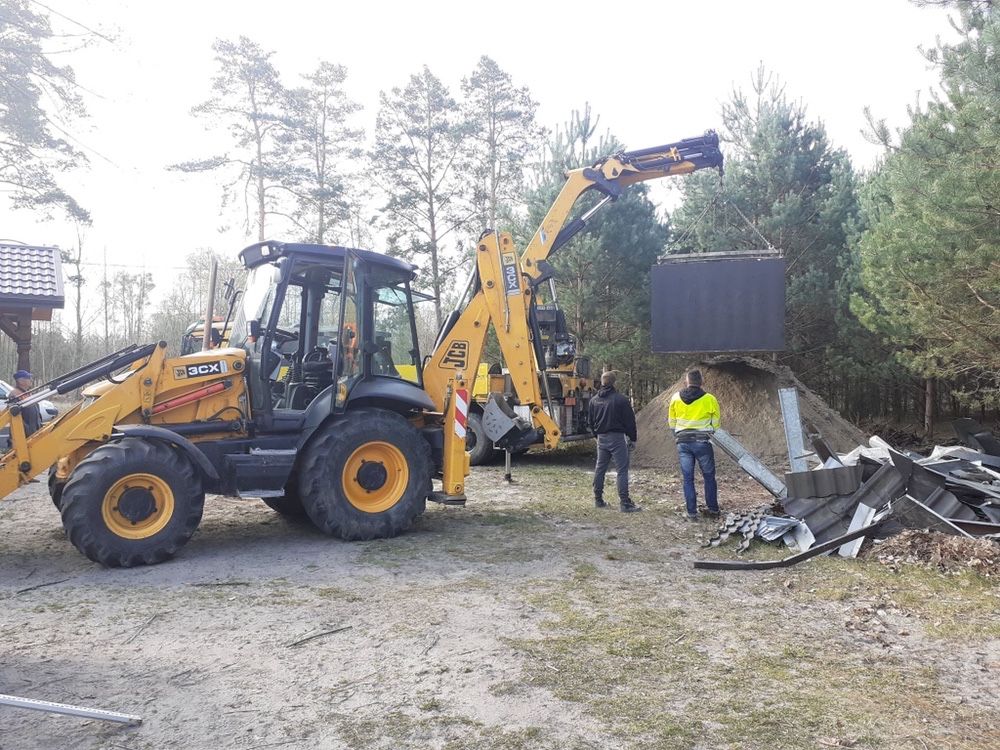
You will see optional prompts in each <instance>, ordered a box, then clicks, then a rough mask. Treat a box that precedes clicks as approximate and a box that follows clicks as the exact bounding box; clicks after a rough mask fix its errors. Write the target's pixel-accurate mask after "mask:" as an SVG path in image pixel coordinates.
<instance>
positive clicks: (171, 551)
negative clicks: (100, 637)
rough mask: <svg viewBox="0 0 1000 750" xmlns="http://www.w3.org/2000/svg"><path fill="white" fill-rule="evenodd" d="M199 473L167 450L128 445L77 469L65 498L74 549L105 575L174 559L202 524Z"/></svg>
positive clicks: (103, 450)
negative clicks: (104, 570)
mask: <svg viewBox="0 0 1000 750" xmlns="http://www.w3.org/2000/svg"><path fill="white" fill-rule="evenodd" d="M204 504H205V492H204V490H203V489H202V485H201V479H200V478H199V475H198V470H197V468H196V467H195V466H194V465H193V464H192V463H191V461H190V460H188V458H187V457H186V456H183V455H182V454H180V453H178V452H177V451H175V450H174V449H173V448H171V447H170V446H169V445H167V444H166V443H163V442H160V441H157V440H144V439H141V438H125V439H124V440H122V441H121V442H118V443H110V444H108V445H102V446H101V447H100V448H98V449H97V450H95V451H94V452H93V453H91V454H90V455H89V456H87V458H85V459H84V460H83V461H81V462H80V463H79V464H78V465H77V466H76V468H75V469H74V470H73V473H72V474H70V476H69V479H68V480H67V482H66V484H65V485H64V487H63V490H62V497H61V505H62V519H63V527H64V528H65V529H66V534H67V535H68V536H69V540H70V541H71V542H72V543H73V545H74V546H75V547H76V548H77V549H78V550H80V551H81V552H82V553H83V554H84V555H86V556H87V557H89V558H90V559H91V560H93V561H94V562H98V563H100V564H101V565H106V566H108V567H109V568H119V567H121V568H131V567H133V566H135V565H154V564H156V563H159V562H163V561H164V560H167V559H169V558H171V557H173V556H174V555H175V554H176V553H177V551H178V550H179V549H180V548H181V547H183V546H184V545H185V544H186V543H187V541H188V540H189V539H190V538H191V536H192V535H193V534H194V532H195V530H196V529H197V528H198V524H199V523H200V522H201V514H202V509H203V508H204Z"/></svg>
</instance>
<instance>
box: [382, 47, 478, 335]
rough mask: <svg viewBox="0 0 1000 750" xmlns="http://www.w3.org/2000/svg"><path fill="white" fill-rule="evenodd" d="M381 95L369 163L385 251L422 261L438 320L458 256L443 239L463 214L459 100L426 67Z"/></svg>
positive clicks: (456, 266)
mask: <svg viewBox="0 0 1000 750" xmlns="http://www.w3.org/2000/svg"><path fill="white" fill-rule="evenodd" d="M380 102H381V106H380V109H379V112H378V117H377V119H376V123H375V148H374V150H373V152H372V154H371V163H372V167H373V169H374V172H375V175H376V176H377V178H378V182H379V187H380V189H381V190H382V192H383V194H384V196H385V199H386V202H385V204H384V209H383V216H384V221H385V224H386V228H387V229H388V231H389V251H390V252H391V253H392V254H394V255H398V256H401V257H404V258H407V259H409V260H411V261H412V262H414V263H416V264H417V265H421V266H424V273H423V274H422V278H424V279H427V280H428V284H429V287H430V290H431V292H432V294H433V295H434V298H435V300H434V312H435V318H436V320H437V325H438V327H440V326H441V324H442V322H443V320H444V316H443V313H442V302H441V297H442V294H443V293H444V292H446V291H447V290H448V283H449V280H450V279H451V278H452V277H453V274H454V271H455V270H456V269H457V268H458V266H459V265H460V264H461V262H462V260H461V257H462V256H460V254H459V253H456V252H454V251H452V252H449V248H448V247H447V245H446V244H445V239H446V238H447V237H448V236H449V235H451V234H452V233H453V232H455V231H456V230H457V229H458V228H459V227H461V226H462V224H463V223H464V221H465V220H466V219H467V218H468V213H467V212H463V211H462V210H461V207H460V199H461V192H462V182H461V180H460V176H459V174H458V170H457V160H458V158H459V156H460V149H461V142H462V137H463V135H464V133H465V128H464V126H463V124H462V121H461V115H460V112H459V107H458V104H457V103H456V102H455V100H454V99H453V98H452V96H451V94H450V93H449V92H448V89H447V87H446V86H445V85H444V84H443V83H441V81H440V80H439V79H438V78H437V77H436V76H435V75H434V74H433V73H431V71H430V69H429V68H428V67H427V66H424V68H423V70H422V71H421V72H420V73H419V74H416V75H412V76H410V80H409V82H408V83H407V85H406V86H405V87H404V88H399V87H397V88H394V89H392V90H391V91H390V92H389V93H386V92H382V94H381V96H380ZM427 266H429V268H428V267H427ZM428 271H429V273H428Z"/></svg>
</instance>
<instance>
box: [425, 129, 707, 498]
mask: <svg viewBox="0 0 1000 750" xmlns="http://www.w3.org/2000/svg"><path fill="white" fill-rule="evenodd" d="M710 167H717V168H719V169H720V170H721V169H722V152H721V151H720V150H719V137H718V135H716V134H715V133H714V132H712V131H709V132H707V133H706V134H705V135H704V136H701V137H698V138H688V139H686V140H683V141H678V142H676V143H669V144H666V145H664V146H658V147H655V148H647V149H641V150H639V151H625V152H620V153H617V154H614V155H611V156H607V157H604V158H602V159H600V160H599V161H598V162H597V163H595V164H594V165H593V166H592V167H584V168H581V169H575V170H572V171H570V172H568V173H567V174H566V183H565V184H564V185H563V188H562V190H561V191H560V193H559V196H558V197H557V198H556V200H555V202H554V203H553V204H552V206H551V207H550V208H549V210H548V212H547V213H546V215H545V218H544V219H543V220H542V224H541V226H540V227H539V228H538V230H537V231H536V232H535V234H534V235H533V236H532V239H531V241H530V242H529V243H528V246H527V248H525V250H524V252H523V254H520V255H519V254H518V252H517V249H516V247H515V246H514V242H513V239H512V238H511V236H510V234H508V233H505V232H504V233H499V232H496V231H493V230H487V231H486V232H484V233H483V235H482V236H481V237H480V239H479V242H478V243H477V244H476V253H475V264H476V265H475V269H474V270H473V271H472V273H471V274H470V278H469V283H468V285H467V287H466V289H465V291H464V292H463V294H462V296H461V298H460V299H459V302H458V305H457V306H456V308H455V310H454V311H453V312H452V313H451V314H450V315H449V316H448V319H447V320H446V321H445V323H444V325H443V326H442V329H441V332H440V333H439V334H438V339H437V342H436V343H435V346H434V350H433V352H432V353H431V354H430V356H429V357H428V360H427V362H426V364H425V366H424V390H425V391H426V392H427V394H428V395H429V396H430V397H431V399H433V400H434V403H435V406H436V409H437V410H438V411H440V412H442V413H443V414H445V416H446V419H445V422H446V424H448V423H451V422H454V423H455V425H456V429H454V430H451V429H447V428H446V429H445V431H444V456H445V461H444V482H443V487H444V492H445V493H446V494H448V495H452V496H461V495H462V494H463V492H464V482H465V474H466V473H467V469H468V457H467V454H466V453H465V429H464V424H465V417H466V415H467V409H468V392H467V390H466V389H465V388H464V384H465V383H468V382H472V381H473V380H475V376H476V372H477V370H478V367H479V362H480V359H481V358H482V352H483V347H484V346H485V343H486V336H487V333H488V331H489V329H490V325H491V324H492V326H493V329H494V330H495V331H496V335H497V339H498V341H499V343H500V350H501V352H502V354H503V359H504V362H505V363H506V365H507V369H508V371H509V373H510V377H511V382H512V384H513V386H514V390H515V391H516V393H517V397H518V401H519V402H520V404H521V405H522V406H526V407H527V408H528V410H529V413H530V417H531V423H530V425H529V424H525V421H524V420H523V419H520V418H518V417H515V415H513V414H509V413H507V414H499V412H498V411H496V410H502V409H503V405H502V404H501V403H500V402H499V401H498V400H496V401H494V404H493V405H492V406H489V405H488V407H487V414H486V422H487V432H490V425H489V421H490V419H491V416H490V409H491V408H492V409H494V415H495V416H496V423H497V424H503V425H504V428H505V427H506V425H510V430H509V432H507V433H506V434H505V435H504V437H503V438H502V440H504V441H507V442H508V445H509V447H512V448H514V449H516V448H518V447H521V446H523V445H524V444H525V443H530V442H544V444H545V445H546V447H549V448H554V447H555V446H556V445H558V443H559V439H560V430H559V426H558V425H557V424H556V423H555V421H554V420H553V419H552V417H551V416H550V415H549V414H548V413H547V412H546V410H545V409H544V408H543V400H542V395H541V392H540V389H539V377H538V372H539V370H540V369H541V366H543V365H544V358H543V357H542V353H541V351H540V341H539V332H538V327H537V324H536V323H534V316H533V315H532V310H533V306H534V297H535V290H536V289H537V287H538V286H539V285H540V284H541V283H543V282H544V281H545V280H547V279H549V278H551V277H552V269H551V267H550V266H549V265H548V264H547V263H546V262H545V261H546V259H547V258H548V257H549V256H550V255H552V253H554V252H556V251H557V250H558V249H559V248H560V247H562V246H563V245H565V244H566V243H567V242H569V240H570V239H572V238H573V237H574V236H575V235H576V234H577V233H579V232H580V231H581V230H582V229H583V228H584V227H586V226H587V222H588V221H589V220H590V218H591V217H592V216H593V215H594V214H595V213H596V212H597V211H598V210H599V209H600V208H601V207H602V206H604V205H606V204H607V203H608V202H612V201H615V200H617V199H618V198H619V197H620V196H621V195H622V193H623V192H624V191H625V189H626V188H627V187H628V186H629V185H633V184H635V183H637V182H644V181H646V180H654V179H658V178H660V177H669V176H672V175H681V174H690V173H691V172H695V171H697V170H700V169H706V168H710ZM590 190H596V191H598V192H599V193H601V194H602V195H603V196H604V198H603V199H602V200H601V201H600V202H599V203H598V204H597V205H595V206H594V207H593V208H591V209H589V210H588V211H586V212H585V213H584V214H582V215H581V216H579V217H577V218H574V219H573V220H572V221H570V222H569V223H568V224H567V219H569V216H570V214H571V212H572V210H573V207H574V205H575V204H576V203H577V201H578V200H579V199H580V197H581V196H582V195H583V194H584V193H586V192H588V191H590ZM463 409H464V410H465V411H463ZM504 420H506V422H505V421H504Z"/></svg>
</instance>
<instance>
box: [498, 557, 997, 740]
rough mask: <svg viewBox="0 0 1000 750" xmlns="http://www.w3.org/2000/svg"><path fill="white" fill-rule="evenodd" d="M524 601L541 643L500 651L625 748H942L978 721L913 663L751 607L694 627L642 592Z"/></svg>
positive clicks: (545, 594) (571, 593) (573, 592)
mask: <svg viewBox="0 0 1000 750" xmlns="http://www.w3.org/2000/svg"><path fill="white" fill-rule="evenodd" d="M845 562H846V561H845ZM577 570H579V566H578V568H577ZM769 585H771V586H773V585H774V584H773V583H771V584H769ZM803 585H806V583H803ZM532 601H533V603H534V604H535V605H536V606H538V607H539V608H542V609H543V610H544V611H546V612H547V613H548V614H549V617H548V619H546V620H545V621H544V622H543V623H542V629H543V631H545V636H544V637H542V638H525V639H518V640H514V641H511V642H510V643H511V645H512V646H513V647H514V648H515V649H516V650H517V651H519V652H521V653H522V654H523V655H524V659H525V671H526V673H527V681H528V682H530V683H531V684H532V685H534V686H536V687H543V688H546V689H548V690H550V691H551V692H552V693H553V694H554V695H555V696H556V697H557V698H559V699H561V700H564V701H570V702H575V703H578V704H582V705H583V706H585V707H586V710H588V712H589V713H591V714H592V715H593V716H594V717H595V718H596V719H598V720H600V721H602V722H603V723H604V726H605V730H606V731H607V732H608V733H609V734H610V735H611V736H613V737H615V738H616V739H617V740H618V741H620V742H622V743H624V744H626V745H627V746H630V747H631V746H636V747H640V746H648V747H657V748H665V749H669V748H690V747H692V745H695V744H698V745H699V746H705V747H730V748H762V747H767V748H769V749H770V748H774V749H775V750H781V749H784V748H788V749H789V750H791V749H792V748H801V747H819V746H821V744H820V743H821V742H822V741H826V742H830V741H831V738H832V739H834V740H838V741H839V740H843V741H845V742H846V741H849V742H853V743H855V745H854V746H858V747H885V748H891V747H895V746H898V745H897V738H899V737H905V736H921V737H923V738H924V739H925V740H926V741H927V742H928V743H929V746H943V745H942V744H941V743H943V742H952V741H953V740H954V736H955V735H954V731H955V729H956V727H958V726H962V727H964V728H968V729H973V730H975V729H983V728H984V726H985V725H984V724H983V722H984V721H987V718H986V717H985V716H984V715H983V714H982V713H981V712H980V713H977V712H976V711H974V710H973V709H971V708H969V707H967V706H959V705H956V704H955V703H953V702H951V701H947V700H945V699H944V697H943V696H942V689H941V688H942V686H941V685H940V684H939V678H938V676H937V673H936V671H935V670H934V669H932V668H928V667H925V666H923V662H921V661H919V660H908V659H906V658H904V657H902V656H895V655H892V654H890V653H888V652H882V651H879V650H876V649H877V647H876V648H872V647H871V644H868V643H862V642H859V643H858V644H857V645H856V646H855V645H852V644H851V643H850V641H849V639H847V640H845V639H844V637H843V636H842V634H841V632H840V631H839V630H836V629H834V630H830V629H828V630H827V631H826V632H824V631H823V630H822V629H819V630H817V632H815V633H813V632H810V631H809V629H806V628H797V627H789V625H790V623H788V622H787V621H786V620H785V619H784V618H785V617H786V616H787V613H784V614H783V613H782V612H781V611H774V610H767V609H766V608H764V607H763V606H756V607H750V608H748V609H746V610H742V611H741V610H740V609H728V610H727V609H726V608H725V602H724V601H718V602H717V605H716V607H715V608H714V610H713V614H718V615H719V616H718V617H712V618H709V620H706V621H704V622H701V621H699V619H698V614H696V613H697V612H699V611H700V612H701V615H702V616H703V617H704V615H705V614H706V610H705V608H704V607H692V608H691V609H688V608H686V607H684V608H682V607H677V606H667V605H664V604H659V603H658V591H657V589H655V588H653V587H650V586H646V585H642V584H637V585H635V586H631V587H621V586H618V587H615V586H614V585H610V584H609V585H605V584H603V583H602V582H601V581H600V580H597V579H595V578H593V577H592V576H588V575H583V576H580V575H576V574H574V576H573V577H572V578H571V579H570V580H568V581H565V582H561V583H552V584H550V585H549V586H548V587H547V589H546V590H537V588H536V593H535V595H534V596H533V598H532ZM822 624H826V623H818V625H822ZM836 627H839V624H838V625H837V626H836ZM725 644H728V646H727V645H725ZM498 689H499V688H498ZM982 734H983V736H984V737H985V736H987V733H985V732H983V733H982ZM954 746H955V747H958V745H954ZM989 746H990V745H989V744H975V742H973V743H972V744H967V745H962V747H968V748H984V749H985V748H987V747H989Z"/></svg>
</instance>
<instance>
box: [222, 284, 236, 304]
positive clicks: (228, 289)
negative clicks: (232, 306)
mask: <svg viewBox="0 0 1000 750" xmlns="http://www.w3.org/2000/svg"><path fill="white" fill-rule="evenodd" d="M235 293H236V281H235V280H234V279H229V281H227V282H226V283H225V284H223V285H222V296H223V297H225V299H226V300H227V301H228V300H231V299H232V298H233V294H235Z"/></svg>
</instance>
